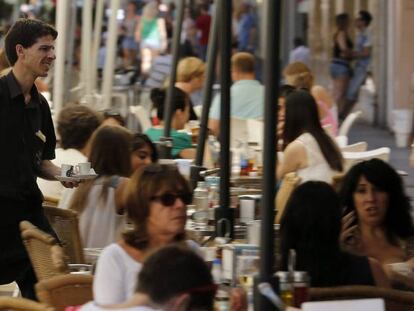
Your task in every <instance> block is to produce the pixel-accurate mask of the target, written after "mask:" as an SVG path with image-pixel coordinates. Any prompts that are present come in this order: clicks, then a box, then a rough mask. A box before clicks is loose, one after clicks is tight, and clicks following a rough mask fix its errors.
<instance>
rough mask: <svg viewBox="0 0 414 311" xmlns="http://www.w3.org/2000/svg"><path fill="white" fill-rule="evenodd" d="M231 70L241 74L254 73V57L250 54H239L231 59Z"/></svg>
mask: <svg viewBox="0 0 414 311" xmlns="http://www.w3.org/2000/svg"><path fill="white" fill-rule="evenodd" d="M231 69H232V70H235V71H238V72H241V73H254V57H253V55H252V54H250V53H246V52H239V53H236V54H234V55H233V56H232V57H231Z"/></svg>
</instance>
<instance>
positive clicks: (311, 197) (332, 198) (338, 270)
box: [280, 181, 389, 287]
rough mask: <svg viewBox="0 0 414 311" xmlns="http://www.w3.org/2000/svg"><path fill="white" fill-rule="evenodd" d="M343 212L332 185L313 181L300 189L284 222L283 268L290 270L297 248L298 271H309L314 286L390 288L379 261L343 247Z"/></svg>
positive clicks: (288, 206) (296, 192) (282, 229)
mask: <svg viewBox="0 0 414 311" xmlns="http://www.w3.org/2000/svg"><path fill="white" fill-rule="evenodd" d="M341 215H342V214H341V207H340V201H339V197H338V195H337V194H336V192H335V191H334V190H333V188H332V187H331V186H329V185H328V184H326V183H324V182H318V181H309V182H306V183H304V184H302V185H300V186H299V187H298V188H296V189H295V191H294V192H293V193H292V196H291V197H290V199H289V201H288V203H287V206H286V209H285V212H284V215H283V217H282V221H281V227H280V240H281V257H282V261H281V262H282V266H281V269H282V270H287V268H288V256H289V251H290V250H291V249H293V250H295V251H296V267H295V270H299V271H307V272H308V273H309V276H310V282H311V286H312V287H329V286H341V285H376V286H380V287H389V283H388V280H387V277H386V275H385V273H384V271H383V270H382V268H381V265H380V264H379V263H378V262H377V261H376V260H374V259H370V258H368V257H360V256H356V255H351V254H348V253H346V252H344V251H342V250H341V248H340V244H339V235H340V232H341Z"/></svg>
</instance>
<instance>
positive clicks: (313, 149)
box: [295, 133, 338, 184]
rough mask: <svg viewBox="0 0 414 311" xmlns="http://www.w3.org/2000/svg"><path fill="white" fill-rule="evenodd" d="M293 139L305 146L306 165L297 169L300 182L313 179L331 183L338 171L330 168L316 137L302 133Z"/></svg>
mask: <svg viewBox="0 0 414 311" xmlns="http://www.w3.org/2000/svg"><path fill="white" fill-rule="evenodd" d="M295 141H298V142H300V143H301V144H302V145H303V146H304V147H305V150H306V156H307V158H308V166H307V167H305V168H301V169H299V170H298V171H297V174H298V176H299V177H300V178H301V181H300V182H301V183H304V182H306V181H309V180H314V181H324V182H327V183H329V184H332V177H333V176H334V175H336V174H337V173H338V172H337V171H335V170H333V169H331V167H330V166H329V164H328V162H327V161H326V159H325V157H324V156H323V154H322V151H321V148H319V145H318V142H317V141H316V139H315V138H314V137H313V136H312V135H311V134H310V133H303V134H302V135H300V136H299V137H298V138H296V140H295Z"/></svg>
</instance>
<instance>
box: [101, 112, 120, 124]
mask: <svg viewBox="0 0 414 311" xmlns="http://www.w3.org/2000/svg"><path fill="white" fill-rule="evenodd" d="M103 117H104V120H107V119H114V120H115V121H116V122H118V123H119V125H121V126H125V119H124V117H123V116H122V115H121V114H120V113H119V112H118V111H116V110H113V109H107V110H104V112H103Z"/></svg>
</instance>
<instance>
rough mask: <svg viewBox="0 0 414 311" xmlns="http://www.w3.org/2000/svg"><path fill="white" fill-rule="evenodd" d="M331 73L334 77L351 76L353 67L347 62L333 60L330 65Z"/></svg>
mask: <svg viewBox="0 0 414 311" xmlns="http://www.w3.org/2000/svg"><path fill="white" fill-rule="evenodd" d="M330 73H331V77H332V78H333V79H337V78H341V77H350V76H351V67H349V65H348V64H347V63H341V62H337V61H332V62H331V66H330Z"/></svg>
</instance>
